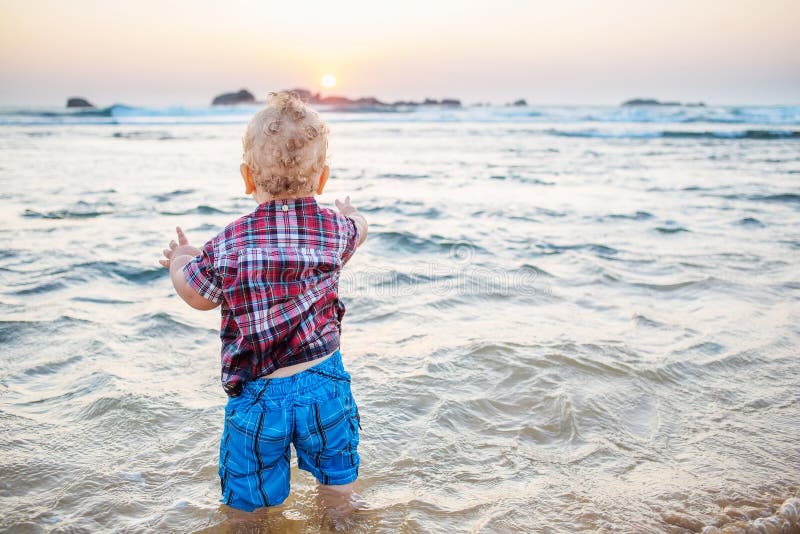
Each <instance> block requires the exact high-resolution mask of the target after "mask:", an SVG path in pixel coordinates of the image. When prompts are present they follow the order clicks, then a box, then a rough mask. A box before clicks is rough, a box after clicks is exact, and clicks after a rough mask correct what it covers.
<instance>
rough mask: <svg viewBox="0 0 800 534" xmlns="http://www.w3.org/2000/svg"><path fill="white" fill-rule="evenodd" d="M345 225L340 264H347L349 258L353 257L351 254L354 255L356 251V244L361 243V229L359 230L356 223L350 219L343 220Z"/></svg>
mask: <svg viewBox="0 0 800 534" xmlns="http://www.w3.org/2000/svg"><path fill="white" fill-rule="evenodd" d="M344 219H345V221H347V223H346V229H347V231H346V236H345V240H346V243H345V247H344V251H343V252H342V263H343V264H344V263H347V262H348V260H349V259H350V258H352V257H353V254H355V253H356V249H357V248H358V243H359V241H361V228H359V226H358V224H356V221H354V220H353V219H351V218H350V217H345V218H344Z"/></svg>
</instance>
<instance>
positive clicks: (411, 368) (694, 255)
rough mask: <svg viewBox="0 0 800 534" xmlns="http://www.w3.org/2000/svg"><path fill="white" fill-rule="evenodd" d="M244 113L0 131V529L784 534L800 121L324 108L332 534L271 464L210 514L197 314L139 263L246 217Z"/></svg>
mask: <svg viewBox="0 0 800 534" xmlns="http://www.w3.org/2000/svg"><path fill="white" fill-rule="evenodd" d="M253 111H255V108H246V107H245V108H213V109H206V108H202V109H200V108H169V109H158V110H153V109H141V108H132V107H126V106H113V107H111V108H108V109H104V110H91V111H88V112H87V111H78V112H71V111H69V112H68V111H62V110H32V109H21V108H15V109H4V110H0V237H1V238H2V247H1V248H0V343H2V349H1V350H0V452H2V454H0V530H9V531H15V532H28V531H29V532H37V531H111V530H120V531H126V532H127V531H134V532H135V531H179V532H188V531H198V530H208V531H223V532H227V531H235V530H236V529H238V528H253V527H257V528H258V527H263V528H264V529H271V530H272V531H277V532H315V531H318V530H322V531H326V530H331V529H335V528H340V529H344V530H348V531H353V532H442V533H445V532H447V533H449V532H464V531H471V532H509V531H532V532H575V531H601V532H661V531H666V532H684V531H686V529H688V530H694V531H698V530H700V529H702V528H707V530H708V531H711V530H712V529H713V528H714V527H715V526H716V527H725V526H727V527H728V528H732V527H733V526H734V525H735V526H740V527H742V528H750V529H751V530H754V529H758V528H767V527H768V526H769V525H773V526H775V525H777V527H776V528H779V529H780V528H786V529H790V528H794V529H800V526H798V518H797V508H798V507H800V501H797V497H799V496H800V441H799V440H798V435H800V405H799V404H798V401H800V387H798V385H799V383H798V381H799V380H800V379H798V376H800V350H799V349H798V346H799V345H800V327H799V326H798V325H800V269H799V268H798V261H799V260H800V133H799V132H800V108H796V107H795V108H793V107H724V108H721V107H708V108H687V107H665V108H617V107H583V108H577V107H521V108H505V107H494V108H487V107H481V108H467V109H433V108H427V109H419V110H405V111H396V112H383V113H375V112H364V113H342V112H339V111H336V110H323V115H324V118H325V119H326V120H327V121H328V122H329V124H330V128H331V135H330V146H329V160H330V165H331V169H332V171H331V179H330V181H329V184H328V186H327V189H326V191H325V194H324V195H322V196H321V197H319V199H318V200H319V202H320V203H321V204H322V205H323V206H329V207H332V205H333V200H334V199H335V198H343V197H344V196H345V195H350V197H351V199H352V202H353V204H354V205H355V206H357V207H358V208H359V209H360V210H361V211H362V212H363V213H364V214H365V215H366V217H367V218H368V220H369V222H370V232H369V238H368V239H367V241H366V243H365V244H364V245H363V247H362V248H361V249H360V250H359V251H358V253H357V254H356V255H355V256H354V258H353V259H352V260H351V262H350V263H349V264H348V265H347V267H346V268H345V270H344V272H343V274H342V278H341V287H340V296H341V298H342V299H343V301H344V302H345V304H346V306H347V313H346V316H345V319H344V324H343V336H342V353H343V357H344V361H345V365H346V366H347V368H348V370H349V372H350V373H351V375H352V376H353V391H354V394H355V397H356V399H357V401H358V403H359V409H360V413H361V421H362V426H363V430H362V433H361V445H360V453H361V458H362V466H361V470H360V494H361V496H362V498H363V501H364V505H363V509H361V510H359V511H358V512H356V513H354V514H353V515H351V516H350V517H349V518H347V519H346V520H345V521H346V522H345V523H344V524H342V523H341V522H340V521H338V522H337V521H335V520H333V519H332V518H331V517H330V516H329V515H327V514H326V513H325V512H324V511H323V510H321V509H320V507H319V505H318V503H317V490H316V483H315V481H314V479H313V478H312V477H311V476H310V475H308V474H307V473H305V472H302V471H299V470H298V469H297V467H296V462H295V463H294V466H293V469H292V485H293V487H292V494H291V496H290V497H289V499H288V500H287V501H286V502H285V503H284V505H282V506H280V507H277V508H274V509H269V510H267V511H265V512H263V513H261V514H258V515H257V516H256V517H255V518H250V519H242V518H240V517H237V516H236V515H235V514H232V513H231V512H230V511H229V510H226V509H225V508H224V507H221V506H220V505H219V503H218V502H217V501H218V499H219V495H220V491H219V480H218V478H217V455H218V446H219V438H220V433H221V430H222V418H223V405H224V403H225V396H224V392H223V390H222V388H221V387H220V384H219V345H220V344H219V339H218V327H219V312H218V311H211V312H199V311H195V310H192V309H190V308H188V307H187V306H186V305H184V304H183V303H182V301H181V300H180V299H179V298H178V297H176V296H175V295H174V292H173V291H172V289H171V285H170V282H169V279H168V276H167V273H166V271H165V270H163V269H162V268H161V267H160V266H159V265H158V263H157V260H158V258H159V257H160V255H161V249H162V248H163V247H164V246H165V245H166V244H167V243H168V241H169V240H170V239H172V238H173V237H174V227H175V226H176V225H180V226H182V227H183V228H184V229H185V231H186V233H187V234H188V236H189V238H190V240H191V241H192V242H193V243H194V244H197V245H200V244H202V243H203V242H205V241H206V240H207V239H209V238H211V237H212V236H213V235H215V234H216V233H217V232H218V231H219V230H220V229H221V228H222V227H223V226H224V225H225V224H226V223H227V222H229V221H231V220H233V219H234V218H236V217H238V216H240V215H242V214H245V213H247V212H249V211H251V210H252V209H253V208H254V207H255V203H254V202H253V201H252V199H250V198H247V197H245V196H244V194H243V185H242V182H241V178H240V177H239V174H238V166H239V163H240V162H241V145H240V143H241V136H242V133H243V130H244V125H245V123H246V121H247V119H248V117H249V116H250V115H251V114H252V113H253ZM792 499H794V500H792ZM781 506H782V507H781ZM243 525H244V526H243ZM765 525H766V526H765ZM791 525H794V526H791ZM778 531H780V530H778Z"/></svg>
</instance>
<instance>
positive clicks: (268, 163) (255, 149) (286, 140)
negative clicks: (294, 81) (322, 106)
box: [242, 92, 328, 196]
mask: <svg viewBox="0 0 800 534" xmlns="http://www.w3.org/2000/svg"><path fill="white" fill-rule="evenodd" d="M242 146H243V149H244V154H243V156H242V157H243V158H244V162H245V164H247V166H248V167H249V168H250V172H251V173H252V174H253V180H254V182H255V185H256V187H257V188H258V189H260V190H262V191H266V192H267V193H269V194H270V195H272V196H282V195H297V194H303V193H312V191H313V190H314V188H315V186H316V182H317V179H318V178H319V176H320V174H321V173H322V170H323V168H324V166H325V158H326V153H327V149H328V127H327V126H326V125H325V123H324V122H322V119H321V118H320V116H319V114H317V112H316V111H314V110H312V109H311V108H309V107H308V106H306V105H305V104H304V103H303V101H302V100H300V98H298V96H297V95H296V94H294V93H288V92H280V93H270V96H269V98H268V100H267V104H266V106H265V107H264V109H262V110H261V111H259V112H258V113H256V114H255V115H254V116H253V118H252V119H250V123H249V124H248V125H247V130H246V131H245V134H244V138H242Z"/></svg>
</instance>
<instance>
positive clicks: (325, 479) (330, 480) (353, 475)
mask: <svg viewBox="0 0 800 534" xmlns="http://www.w3.org/2000/svg"><path fill="white" fill-rule="evenodd" d="M298 467H299V466H298ZM300 469H302V470H303V471H306V472H308V473H311V474H312V475H313V476H314V478H316V479H317V482H319V483H320V484H322V485H324V486H343V485H345V484H350V483H351V482H355V481H356V480H358V469H354V470H353V471H350V472H348V473H347V474H344V475H339V476H335V477H333V476H330V475H325V476H322V475H321V473H320V472H318V471H312V470H311V469H307V468H304V467H300Z"/></svg>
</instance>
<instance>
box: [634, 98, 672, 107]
mask: <svg viewBox="0 0 800 534" xmlns="http://www.w3.org/2000/svg"><path fill="white" fill-rule="evenodd" d="M622 105H623V106H680V105H681V103H680V102H661V101H660V100H656V99H655V98H632V99H630V100H626V101H625V102H623V103H622Z"/></svg>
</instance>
